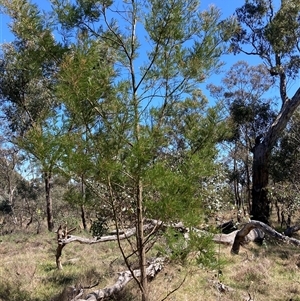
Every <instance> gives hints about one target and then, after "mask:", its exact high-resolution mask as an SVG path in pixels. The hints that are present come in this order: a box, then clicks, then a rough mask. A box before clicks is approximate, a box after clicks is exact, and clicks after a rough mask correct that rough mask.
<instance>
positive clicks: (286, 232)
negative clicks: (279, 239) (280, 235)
mask: <svg viewBox="0 0 300 301" xmlns="http://www.w3.org/2000/svg"><path fill="white" fill-rule="evenodd" d="M299 230H300V225H295V226H293V227H287V229H285V230H284V235H286V236H288V237H292V236H293V234H294V233H295V232H297V231H299Z"/></svg>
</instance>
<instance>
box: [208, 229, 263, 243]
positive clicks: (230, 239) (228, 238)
mask: <svg viewBox="0 0 300 301" xmlns="http://www.w3.org/2000/svg"><path fill="white" fill-rule="evenodd" d="M238 232H239V230H235V231H233V232H231V233H229V234H223V233H221V234H216V235H214V237H213V241H214V242H216V243H220V244H225V245H230V246H232V245H233V243H234V240H235V237H236V234H237V233H238ZM264 236H265V235H264V232H263V231H261V230H259V229H252V230H251V231H250V232H249V233H247V235H246V236H245V237H244V240H243V243H244V244H245V243H249V242H257V243H261V242H262V241H263V239H264Z"/></svg>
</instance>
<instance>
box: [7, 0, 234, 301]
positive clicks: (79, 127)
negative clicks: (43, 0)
mask: <svg viewBox="0 0 300 301" xmlns="http://www.w3.org/2000/svg"><path fill="white" fill-rule="evenodd" d="M3 3H4V4H3V5H4V6H5V7H6V8H8V12H9V13H10V14H11V16H12V17H13V19H14V21H15V22H14V24H15V26H17V28H18V26H21V27H20V28H21V29H22V30H21V33H22V34H23V35H26V34H27V35H26V36H24V37H26V39H25V38H24V37H23V36H22V39H17V42H16V44H13V46H14V47H17V46H19V44H18V42H19V41H21V43H20V45H24V46H23V47H21V48H14V47H12V48H13V51H12V52H10V55H11V56H10V57H11V58H12V60H11V61H12V62H15V61H14V58H18V60H17V62H18V64H17V65H16V66H17V68H14V69H17V70H25V71H26V73H25V75H26V76H27V77H28V79H29V80H28V82H29V83H34V82H35V83H37V84H36V85H34V88H35V89H31V90H30V89H27V88H28V82H27V81H26V82H25V88H26V90H24V91H25V92H26V93H24V95H25V96H26V97H23V96H24V95H22V97H18V98H17V101H13V100H14V99H13V98H8V96H7V95H8V94H7V95H6V94H5V96H6V99H7V100H10V101H11V102H10V103H12V104H13V106H12V108H16V109H18V110H19V111H18V112H21V113H22V115H21V116H25V117H26V120H28V121H29V123H26V125H28V127H29V128H30V130H28V131H27V133H28V134H27V136H26V138H27V139H28V140H25V141H26V143H25V145H27V146H28V148H27V149H30V150H31V152H32V153H33V154H43V155H44V154H45V153H47V147H46V146H47V141H48V140H49V141H51V142H53V149H52V147H49V148H48V151H49V154H52V155H54V154H55V155H54V157H52V156H50V157H45V158H46V162H51V164H54V165H56V166H59V167H60V169H61V170H62V171H63V172H64V173H66V174H68V176H71V177H73V176H74V177H76V178H78V177H79V176H80V177H81V179H82V180H84V182H85V184H86V185H88V187H89V188H90V189H91V190H93V191H94V193H95V194H97V196H98V198H99V200H100V201H101V202H99V203H101V204H99V207H100V206H101V205H102V204H103V206H102V207H100V208H101V209H103V210H104V209H105V210H107V211H109V214H110V215H111V216H112V218H113V220H114V223H115V227H116V230H117V233H120V231H121V230H122V229H123V228H124V227H125V226H126V225H125V224H126V223H127V224H128V223H132V225H133V226H134V227H135V228H136V232H135V233H136V234H135V242H133V241H132V240H128V243H129V246H130V248H131V251H130V252H129V254H128V253H126V252H125V249H124V248H123V246H122V245H121V242H120V241H119V245H120V250H121V252H122V255H123V257H124V260H125V262H126V264H127V266H128V268H129V270H130V271H132V270H131V264H130V261H131V260H132V258H136V260H137V261H138V265H139V268H140V271H141V277H140V279H137V278H136V277H134V273H132V276H133V277H134V278H135V280H136V281H137V284H138V286H139V288H140V291H141V294H142V300H143V301H146V300H148V279H147V274H146V253H147V251H148V250H149V249H150V248H151V246H152V245H153V243H154V240H153V238H154V237H155V234H157V232H156V231H154V232H151V233H145V232H144V229H145V220H146V218H156V219H160V220H163V221H164V222H169V221H174V220H179V219H180V220H182V221H185V222H186V225H187V226H191V225H195V223H196V222H197V221H198V218H199V217H200V216H201V212H202V210H201V188H205V180H206V179H207V178H208V177H209V176H210V175H212V174H213V173H214V169H215V164H214V161H215V158H216V153H217V151H216V148H215V145H216V141H218V139H220V132H219V129H220V124H219V121H220V120H219V116H218V109H217V108H211V109H207V103H206V101H205V100H204V97H203V95H202V94H201V91H200V90H199V83H201V82H203V81H204V80H205V79H206V78H207V77H208V76H209V74H211V73H212V72H213V71H215V70H216V69H217V68H218V67H219V66H220V62H219V57H220V55H221V54H222V53H223V51H224V50H225V47H224V44H223V43H224V39H225V40H227V39H228V38H229V36H230V34H231V28H232V25H233V24H232V22H231V21H230V20H229V21H224V22H222V23H220V22H219V21H220V20H219V17H220V13H219V11H218V10H217V9H216V8H215V7H211V8H210V9H209V10H207V11H203V12H200V11H199V3H198V1H196V0H189V1H182V0H170V1H158V0H149V1H141V2H139V1H134V0H132V1H126V2H124V3H122V4H121V3H118V2H116V3H115V4H113V2H112V1H94V0H89V1H76V2H74V3H69V2H66V1H59V0H53V1H52V4H53V12H52V13H53V14H52V19H51V20H53V22H54V23H55V24H56V28H58V29H59V30H58V31H56V32H55V35H53V34H51V27H47V29H45V30H43V29H44V27H43V25H44V23H43V22H42V23H40V21H41V16H40V14H38V13H37V7H36V6H34V5H30V4H29V3H28V2H26V1H25V2H24V6H22V8H24V7H25V8H27V10H26V9H23V10H22V9H21V10H20V8H19V6H18V4H19V1H3ZM11 6H13V7H11ZM18 9H19V10H18ZM14 12H17V13H14ZM20 12H21V13H20ZM26 16H27V17H28V18H24V17H26ZM24 20H25V21H26V22H25V21H24ZM29 21H30V22H29ZM23 22H24V23H23ZM29 27H30V28H31V27H33V28H34V29H35V30H33V31H32V30H31V29H30V28H29ZM16 33H17V34H18V35H19V33H18V31H16ZM55 36H56V37H57V39H60V40H63V41H64V42H65V43H66V46H67V47H62V46H61V45H59V43H57V42H55ZM43 37H47V39H46V41H47V43H46V41H45V43H44V42H43V41H44V40H43ZM35 39H36V40H37V41H36V42H37V43H35ZM28 41H29V43H28ZM30 42H31V43H30ZM17 50H18V51H17ZM42 50H46V51H44V52H43V51H42ZM28 51H29V52H28ZM36 51H37V52H36ZM17 52H19V53H20V54H21V55H20V56H19V55H18V54H17ZM28 53H29V54H31V53H34V54H38V57H39V58H41V59H40V60H38V61H37V62H35V57H34V56H33V55H29V54H28ZM27 54H28V55H27ZM52 59H53V60H52ZM30 63H32V64H33V65H32V69H33V70H31V69H30V70H28V68H27V66H31V65H30ZM19 64H26V67H25V66H24V65H23V68H20V66H19ZM44 67H46V69H44ZM48 67H49V68H48ZM50 67H51V68H50ZM7 70H8V68H6V69H5V72H4V74H8V73H7ZM32 71H36V73H35V72H32ZM21 74H22V75H23V73H22V72H21ZM34 75H36V77H33V76H34ZM11 76H12V77H13V76H14V73H11ZM27 77H25V78H26V79H27ZM13 78H14V79H15V77H13ZM22 78H23V77H22ZM12 83H13V84H15V83H16V81H14V80H12ZM37 88H40V90H38V89H37ZM47 88H48V89H47ZM16 90H17V89H16V87H15V86H13V87H12V89H10V90H9V91H12V92H14V91H16ZM22 91H23V90H22ZM37 91H39V92H40V93H37ZM30 92H31V93H33V92H36V93H35V94H34V95H32V94H30ZM42 92H43V93H42ZM45 93H46V94H47V93H49V94H47V95H45ZM9 96H10V94H9ZM44 98H45V100H47V101H49V102H46V104H47V105H45V104H44V103H43V101H44ZM25 100H26V101H25ZM52 101H53V102H52ZM58 103H59V104H60V110H57V107H56V104H58ZM35 104H36V105H35ZM30 108H32V109H33V112H34V113H35V115H34V116H37V117H39V118H37V117H36V118H35V119H33V118H32V112H31V111H30V110H29V109H30ZM21 109H25V110H21ZM29 113H31V114H29ZM26 114H27V115H26ZM46 121H49V124H48V123H47V122H46ZM27 129H28V128H25V130H27ZM22 133H23V132H22ZM59 133H60V134H61V135H60V139H58V137H59V136H58V134H59ZM222 134H223V132H222V133H221V135H222ZM31 138H32V139H31ZM35 141H37V142H38V145H36V144H35ZM51 145H52V144H51ZM51 145H50V146H51ZM37 146H39V147H38V148H36V147H37ZM61 148H63V149H64V155H63V156H59V154H61V152H60V149H61ZM53 151H58V152H57V153H56V152H53ZM40 157H41V156H40ZM52 158H54V159H55V160H51V159H52ZM57 158H59V160H57ZM51 166H53V165H51ZM82 175H84V176H82Z"/></svg>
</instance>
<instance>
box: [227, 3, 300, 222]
mask: <svg viewBox="0 0 300 301" xmlns="http://www.w3.org/2000/svg"><path fill="white" fill-rule="evenodd" d="M276 4H278V2H277V1H273V0H246V2H245V4H244V5H243V6H242V7H241V8H239V9H237V10H236V17H237V20H238V22H239V26H240V28H239V30H237V31H236V34H235V36H234V38H233V39H232V45H231V49H232V51H233V52H235V53H239V52H242V53H244V54H247V55H250V56H257V57H259V58H260V59H261V60H262V61H263V63H264V64H265V65H266V66H267V68H268V69H269V73H270V75H269V76H272V77H274V78H275V79H276V80H277V83H278V94H279V95H280V99H281V106H280V110H279V112H278V114H277V116H276V118H275V120H274V122H273V123H272V125H271V126H270V127H269V128H268V130H267V131H266V132H265V133H264V135H263V137H261V138H260V139H258V140H260V141H257V145H256V146H255V148H254V150H253V156H254V158H253V175H252V179H253V183H252V185H253V186H252V216H253V218H254V219H257V220H260V221H263V222H269V218H270V201H269V200H268V190H267V186H268V181H269V167H268V163H269V158H270V154H271V151H272V148H273V147H274V145H275V143H276V141H277V139H278V137H279V136H280V134H281V133H282V131H283V130H284V128H285V127H286V124H287V122H288V121H289V119H290V118H291V116H292V114H293V113H294V111H295V110H296V108H297V107H298V106H299V104H300V88H299V87H298V86H297V88H296V91H295V92H294V93H293V95H291V96H289V95H288V88H287V87H288V81H289V80H295V79H296V78H297V77H298V74H299V66H300V54H299V50H300V48H299V37H300V25H299V24H300V23H299V18H300V2H299V1H298V0H289V1H288V0H282V1H280V4H279V7H278V8H277V7H276Z"/></svg>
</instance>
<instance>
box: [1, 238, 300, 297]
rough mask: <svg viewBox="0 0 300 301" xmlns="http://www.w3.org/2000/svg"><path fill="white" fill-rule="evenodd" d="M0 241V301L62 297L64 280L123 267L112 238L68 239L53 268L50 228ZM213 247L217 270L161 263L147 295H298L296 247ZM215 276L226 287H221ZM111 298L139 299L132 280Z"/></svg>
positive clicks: (95, 277)
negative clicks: (100, 240) (102, 240)
mask: <svg viewBox="0 0 300 301" xmlns="http://www.w3.org/2000/svg"><path fill="white" fill-rule="evenodd" d="M0 241H1V242H0V256H1V263H0V300H1V301H8V300H9V301H12V300H14V301H26V300H28V301H29V300H30V301H46V300H47V301H49V300H52V301H66V300H68V299H67V297H66V295H67V294H66V288H68V287H69V286H72V285H76V284H83V285H86V286H88V285H92V284H94V283H95V282H97V281H99V282H100V283H99V286H98V287H105V286H107V285H111V284H113V283H114V281H115V280H116V277H117V272H118V271H121V270H124V269H126V267H125V266H124V264H123V261H122V259H121V257H120V253H119V251H118V248H117V246H116V244H115V243H113V242H108V243H103V244H98V245H91V246H89V245H80V244H76V243H74V244H71V245H67V246H66V247H65V249H64V250H63V264H64V269H63V270H62V271H58V270H57V269H56V266H55V250H56V239H55V234H51V233H46V232H45V233H42V234H39V235H30V234H18V235H7V236H1V237H0ZM217 249H218V250H219V255H220V258H222V259H225V261H226V264H225V265H224V266H222V267H220V269H219V270H217V269H216V270H214V271H211V270H206V269H204V268H201V267H199V266H197V265H192V264H186V265H184V266H182V265H180V264H171V263H169V264H168V265H166V267H165V268H164V270H163V271H162V272H160V273H159V274H158V275H157V277H156V278H155V279H154V280H153V281H152V282H151V283H150V290H151V296H150V299H151V301H159V300H163V299H164V298H166V299H165V300H168V301H185V300H187V301H190V300H199V301H201V300H205V301H210V300H211V301H213V300H216V301H218V300H220V301H221V300H222V301H241V300H249V296H251V297H252V299H253V300H255V301H268V300H270V301H271V300H272V301H276V300H277V301H279V300H280V301H285V300H287V301H288V300H293V301H295V300H300V270H299V268H300V250H299V249H296V248H294V247H292V246H289V245H281V244H277V243H274V242H272V241H269V242H267V243H266V245H264V246H257V245H255V244H249V245H247V246H246V247H243V248H242V249H241V252H240V254H239V255H238V256H232V255H231V254H230V248H229V247H226V246H220V247H217ZM220 282H221V283H223V284H224V285H225V286H226V287H225V291H220V285H219V284H220ZM178 287H180V289H178V290H176V288H178ZM223 288H224V287H223ZM227 288H229V290H228V291H227V290H226V289H227ZM64 290H65V292H63V291H64ZM173 290H175V292H174V293H173V294H171V295H170V296H169V297H167V295H168V294H169V293H170V292H172V291H173ZM114 300H122V301H133V300H136V301H139V300H140V299H139V294H138V289H137V286H136V284H135V283H134V281H132V282H131V283H130V284H129V286H128V287H127V288H126V289H125V290H124V291H123V292H121V294H120V295H119V296H115V299H114Z"/></svg>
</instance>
